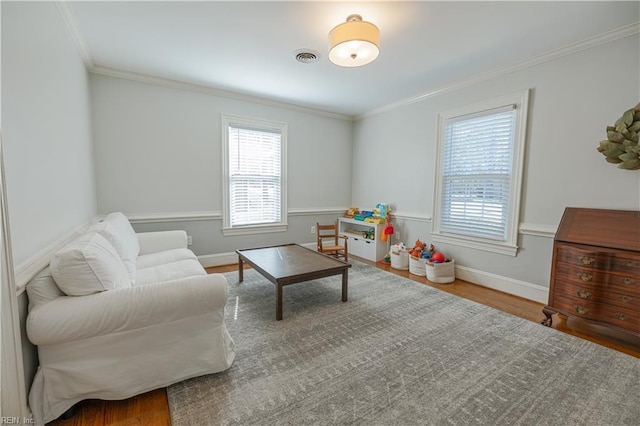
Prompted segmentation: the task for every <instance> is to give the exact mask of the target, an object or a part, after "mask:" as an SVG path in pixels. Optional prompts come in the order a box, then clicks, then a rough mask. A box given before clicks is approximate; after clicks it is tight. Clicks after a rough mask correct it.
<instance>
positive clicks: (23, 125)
mask: <svg viewBox="0 0 640 426" xmlns="http://www.w3.org/2000/svg"><path fill="white" fill-rule="evenodd" d="M1 7H2V85H1V87H2V130H3V143H4V154H5V158H4V160H5V163H4V166H5V173H6V185H7V198H8V200H7V201H8V203H7V204H8V207H9V219H10V227H11V242H12V249H13V258H14V263H15V264H16V265H19V264H21V263H24V262H25V261H28V260H29V259H30V258H31V257H33V256H34V255H36V254H37V253H38V252H39V251H41V250H42V249H44V248H46V247H47V246H49V245H50V244H51V243H54V242H55V241H56V240H58V239H59V238H60V237H61V236H63V235H65V234H67V233H68V232H70V231H72V230H73V229H74V228H76V227H77V226H78V225H80V224H83V223H86V222H87V221H88V220H90V219H91V218H93V217H94V216H95V215H96V214H97V202H96V191H95V179H94V167H93V143H92V140H91V116H90V110H91V105H90V99H89V78H88V73H87V70H86V68H85V66H84V63H83V62H82V60H81V58H80V55H79V54H78V50H77V48H76V46H75V44H74V42H73V40H72V39H71V37H70V35H69V31H68V30H67V28H66V26H65V24H64V22H63V20H62V18H61V16H60V12H59V11H58V8H57V7H56V4H55V3H54V2H37V3H35V2H20V3H17V2H4V1H3V2H2V4H1ZM27 303H28V302H27V295H26V293H22V294H21V295H20V296H19V297H18V306H19V313H20V324H21V329H22V337H23V345H22V350H23V356H24V364H25V378H26V384H27V388H28V387H29V386H30V384H31V380H32V377H33V374H35V368H36V365H37V355H36V351H35V348H34V347H33V346H32V345H31V344H30V343H29V341H28V340H27V338H26V334H25V329H24V323H25V318H26V314H27Z"/></svg>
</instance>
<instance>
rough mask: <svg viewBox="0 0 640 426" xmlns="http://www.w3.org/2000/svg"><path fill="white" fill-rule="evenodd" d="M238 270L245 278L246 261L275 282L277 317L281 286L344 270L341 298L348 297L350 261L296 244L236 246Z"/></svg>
mask: <svg viewBox="0 0 640 426" xmlns="http://www.w3.org/2000/svg"><path fill="white" fill-rule="evenodd" d="M236 253H238V274H239V278H240V282H242V281H243V279H244V276H243V263H244V262H247V263H248V264H249V265H251V266H252V267H253V268H254V269H255V270H256V271H258V272H260V274H262V275H263V276H264V277H265V278H266V279H268V280H269V281H271V282H272V283H274V284H275V285H276V291H277V301H276V320H278V321H280V320H281V319H282V287H284V286H286V285H289V284H295V283H301V282H304V281H310V280H315V279H318V278H324V277H329V276H332V275H338V274H342V301H343V302H346V301H347V285H348V278H349V276H348V269H349V268H351V265H350V264H349V263H347V262H343V261H341V260H338V259H335V258H333V257H329V256H327V255H324V254H321V253H318V252H317V251H315V250H311V249H308V248H305V247H302V246H299V245H297V244H286V245H282V246H273V247H259V248H249V249H241V250H236Z"/></svg>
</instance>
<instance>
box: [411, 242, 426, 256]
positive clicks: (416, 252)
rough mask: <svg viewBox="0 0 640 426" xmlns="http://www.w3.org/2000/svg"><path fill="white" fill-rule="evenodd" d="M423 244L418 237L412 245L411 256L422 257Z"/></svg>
mask: <svg viewBox="0 0 640 426" xmlns="http://www.w3.org/2000/svg"><path fill="white" fill-rule="evenodd" d="M425 245H426V244H425V243H423V242H422V241H420V239H418V240H417V241H416V243H415V244H414V245H413V249H411V256H413V257H418V258H420V257H422V250H423V249H424V247H425Z"/></svg>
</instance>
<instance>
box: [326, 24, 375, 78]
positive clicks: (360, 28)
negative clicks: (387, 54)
mask: <svg viewBox="0 0 640 426" xmlns="http://www.w3.org/2000/svg"><path fill="white" fill-rule="evenodd" d="M379 45H380V30H378V27H376V26H375V25H373V24H372V23H371V22H366V21H363V20H362V17H361V16H360V15H350V16H349V17H348V18H347V22H344V23H342V24H340V25H338V26H337V27H335V28H334V29H332V30H331V32H329V60H330V61H331V62H333V63H334V64H336V65H340V66H341V67H359V66H361V65H366V64H368V63H370V62H372V61H374V60H375V59H376V58H377V57H378V54H379V53H380V48H379Z"/></svg>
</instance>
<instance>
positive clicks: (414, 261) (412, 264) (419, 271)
mask: <svg viewBox="0 0 640 426" xmlns="http://www.w3.org/2000/svg"><path fill="white" fill-rule="evenodd" d="M425 263H426V259H422V258H418V257H413V256H410V257H409V272H410V273H412V274H413V275H420V276H421V277H424V276H425V275H426V274H427V273H426V268H425Z"/></svg>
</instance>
